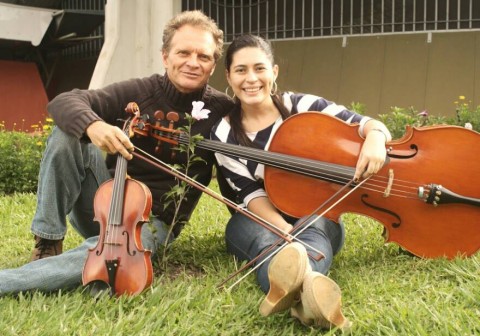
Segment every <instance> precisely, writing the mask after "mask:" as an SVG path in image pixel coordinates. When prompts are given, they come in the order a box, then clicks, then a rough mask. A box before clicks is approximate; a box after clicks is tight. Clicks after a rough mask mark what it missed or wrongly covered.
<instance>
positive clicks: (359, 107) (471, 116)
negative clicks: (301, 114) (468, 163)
mask: <svg viewBox="0 0 480 336" xmlns="http://www.w3.org/2000/svg"><path fill="white" fill-rule="evenodd" d="M455 105H456V107H455V116H454V117H445V116H436V115H430V114H429V113H428V112H427V111H422V112H418V111H417V110H415V109H414V108H413V107H409V108H402V107H396V106H394V107H392V108H391V111H390V112H389V113H385V114H379V115H378V119H379V120H380V121H382V122H383V123H384V124H385V125H386V126H387V128H388V129H389V130H390V132H391V133H392V138H393V139H399V138H401V137H402V136H403V135H404V134H405V129H406V127H407V126H412V127H423V126H431V125H455V126H461V127H467V128H470V129H473V130H475V131H477V132H480V106H477V107H476V108H475V107H473V106H472V103H471V102H466V101H465V97H464V96H460V97H459V101H456V102H455ZM349 108H350V109H351V110H353V111H355V112H357V113H360V114H365V113H364V112H365V106H364V105H363V104H360V103H352V104H351V105H350V106H349Z"/></svg>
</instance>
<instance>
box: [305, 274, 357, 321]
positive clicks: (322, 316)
mask: <svg viewBox="0 0 480 336" xmlns="http://www.w3.org/2000/svg"><path fill="white" fill-rule="evenodd" d="M303 290H304V292H303V294H302V301H303V304H304V306H307V307H309V309H310V310H311V313H312V314H313V316H315V319H314V321H315V322H314V323H315V324H316V325H318V326H322V327H328V325H329V324H330V327H331V325H332V324H333V325H334V326H336V327H339V328H342V329H348V328H349V327H350V326H351V323H350V321H348V320H347V318H345V316H344V315H343V314H342V303H341V302H342V294H341V290H340V287H339V286H338V285H337V284H336V282H335V281H333V280H332V279H330V278H329V277H327V276H325V275H323V274H320V273H316V272H315V273H310V274H308V275H307V276H306V279H305V281H304V283H303Z"/></svg>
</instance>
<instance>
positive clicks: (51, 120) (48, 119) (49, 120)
mask: <svg viewBox="0 0 480 336" xmlns="http://www.w3.org/2000/svg"><path fill="white" fill-rule="evenodd" d="M45 120H46V121H48V122H53V119H52V118H47V119H45Z"/></svg>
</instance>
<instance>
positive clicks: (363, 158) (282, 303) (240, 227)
mask: <svg viewBox="0 0 480 336" xmlns="http://www.w3.org/2000/svg"><path fill="white" fill-rule="evenodd" d="M225 68H226V76H227V80H228V83H229V85H230V86H231V88H232V90H233V93H234V95H235V97H236V98H235V100H236V106H235V107H234V109H233V110H232V111H230V113H229V114H228V115H227V116H226V117H224V118H223V119H222V120H221V121H219V122H218V123H217V124H216V125H215V126H214V128H213V129H212V139H215V140H219V141H222V142H226V143H232V144H239V145H243V146H252V147H256V148H261V149H266V148H267V147H268V144H269V143H270V140H271V138H272V136H273V135H274V133H275V131H276V130H277V129H278V127H279V126H280V124H281V123H282V122H283V120H285V119H286V118H288V117H289V116H290V115H291V114H294V113H298V112H305V111H322V112H324V113H327V114H330V115H333V116H336V117H338V118H340V119H342V120H344V121H346V122H348V123H358V124H359V125H360V127H359V128H360V133H361V135H362V136H363V137H364V138H365V141H364V144H363V146H362V150H361V153H360V155H359V158H358V163H357V166H356V171H355V176H354V178H355V179H360V178H362V177H363V178H365V177H367V176H369V175H371V174H375V173H376V172H377V171H378V170H379V169H380V168H381V167H382V165H383V163H384V160H385V157H386V149H385V143H386V142H387V141H389V140H390V139H391V135H390V133H389V131H388V129H387V128H386V127H385V125H384V124H383V123H381V122H379V121H377V120H373V119H371V118H369V117H364V116H361V115H358V114H356V113H354V112H351V111H348V110H346V109H345V107H343V106H339V105H336V104H334V103H332V102H329V101H327V100H325V99H323V98H320V97H315V96H312V95H305V94H293V93H288V92H287V93H284V94H282V95H279V94H277V93H276V92H275V91H276V83H275V80H276V78H277V75H278V71H279V68H278V66H277V65H276V64H274V59H273V53H272V50H271V47H270V45H269V43H267V42H266V41H265V40H263V39H262V38H260V37H257V36H252V35H243V36H240V37H238V38H236V39H235V40H234V41H233V42H232V43H231V44H230V46H229V47H228V49H227V52H226V56H225ZM216 158H217V161H218V164H219V167H220V169H221V172H222V173H223V175H224V176H225V178H226V180H227V181H228V183H229V184H230V186H231V187H232V189H233V190H235V191H236V195H237V199H238V200H239V201H240V202H242V203H243V204H242V205H243V206H245V207H246V208H247V209H248V210H250V211H251V212H253V213H255V214H257V215H259V216H261V217H262V218H264V219H265V220H267V221H268V222H270V223H272V224H273V225H275V226H276V227H277V228H278V229H279V230H280V231H281V232H284V233H289V232H291V231H292V230H293V228H294V227H295V225H296V223H299V222H301V220H300V221H295V220H292V219H291V218H287V217H286V216H284V215H282V214H281V213H280V212H279V211H278V210H277V209H276V208H275V207H274V206H273V205H272V203H271V202H270V200H269V199H268V196H267V194H266V192H265V190H264V189H263V187H262V180H263V166H262V165H260V164H257V163H255V162H246V161H245V160H239V159H238V158H234V157H229V156H226V155H222V154H216ZM305 215H307V214H305ZM298 238H299V241H301V242H302V243H304V244H302V243H299V242H293V243H290V244H288V245H287V246H286V247H285V248H283V249H282V250H281V251H280V252H278V253H277V254H276V255H275V256H274V257H273V258H266V257H264V258H265V259H267V260H265V262H263V263H262V261H263V260H260V261H257V265H259V264H261V265H260V266H259V267H258V269H257V280H258V283H259V285H260V287H261V289H262V290H263V291H264V292H265V293H267V295H266V297H265V299H264V300H263V302H262V303H261V305H260V313H261V314H262V315H264V316H268V315H270V314H273V313H276V312H279V311H283V310H286V309H289V308H290V310H291V314H292V316H295V317H296V318H298V319H299V320H300V321H301V322H302V323H303V324H305V325H314V326H319V327H324V328H331V327H334V326H335V327H339V328H346V327H348V326H349V325H350V322H349V321H348V320H347V319H346V318H345V317H344V316H343V314H342V312H341V307H340V305H341V294H340V288H339V287H338V285H337V284H336V283H335V282H334V281H333V280H331V279H330V278H328V277H327V276H326V274H327V273H328V270H329V268H330V265H331V263H332V259H333V256H334V255H335V254H336V253H337V252H338V251H339V250H340V249H341V247H342V245H343V241H344V228H343V225H342V224H341V223H340V224H337V223H335V222H332V221H330V220H327V219H325V218H317V220H316V221H315V222H314V223H313V225H311V226H310V227H308V228H307V229H306V230H304V231H303V232H302V233H301V234H300V235H298ZM277 240H278V237H277V236H276V235H275V234H273V233H271V232H270V231H268V230H266V229H265V228H263V227H261V226H260V225H258V224H256V223H255V222H253V221H252V220H250V219H248V218H247V217H245V216H243V215H242V214H240V213H236V214H234V215H233V216H232V218H231V219H230V220H229V222H228V224H227V228H226V244H227V249H228V251H229V252H230V253H233V254H234V255H235V256H236V257H238V258H239V259H240V260H252V259H253V258H255V257H256V256H258V255H259V254H260V253H261V252H262V251H263V250H265V249H266V248H269V247H270V246H271V245H272V244H274V243H275V242H276V241H277ZM314 249H315V250H317V251H320V252H321V253H322V254H323V255H324V256H325V257H324V258H322V259H321V260H318V261H317V260H315V259H314V258H310V257H309V255H313V256H314V255H316V254H317V252H314ZM308 252H311V253H308Z"/></svg>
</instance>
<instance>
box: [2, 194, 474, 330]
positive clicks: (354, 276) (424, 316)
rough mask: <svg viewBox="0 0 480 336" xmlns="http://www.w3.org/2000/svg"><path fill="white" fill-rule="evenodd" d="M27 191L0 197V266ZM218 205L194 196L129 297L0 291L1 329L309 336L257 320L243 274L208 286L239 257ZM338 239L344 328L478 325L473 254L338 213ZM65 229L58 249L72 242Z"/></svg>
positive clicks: (275, 320) (279, 322) (25, 215)
mask: <svg viewBox="0 0 480 336" xmlns="http://www.w3.org/2000/svg"><path fill="white" fill-rule="evenodd" d="M34 210H35V195H33V194H16V195H13V196H2V197H0V228H1V231H2V239H1V240H0V252H1V256H2V257H1V258H0V268H2V269H3V268H12V267H17V266H20V265H22V264H24V263H26V262H27V261H28V260H29V258H30V251H31V248H32V246H33V240H32V237H31V235H30V232H29V226H30V221H31V218H32V216H33V212H34ZM227 219H228V213H227V210H226V208H225V206H224V205H222V204H217V202H216V201H214V200H212V199H210V198H209V197H208V196H204V197H202V199H201V201H200V204H199V206H198V208H197V210H196V211H195V214H194V216H193V218H192V220H191V222H190V223H189V225H188V226H187V227H186V228H185V230H184V231H183V232H182V235H181V236H180V238H179V239H178V240H177V241H176V242H175V244H174V245H173V248H172V249H171V250H170V252H169V256H168V259H169V262H168V266H167V269H166V270H165V271H164V272H163V273H162V274H158V272H157V274H156V277H155V280H154V284H153V286H152V287H151V288H149V289H148V290H146V291H145V292H144V293H142V294H141V295H139V296H136V297H121V298H110V297H108V296H102V297H100V298H97V299H95V298H93V297H91V296H90V295H89V294H87V293H84V292H82V289H81V288H78V289H76V290H73V291H58V292H55V293H50V294H44V293H38V292H36V293H27V294H21V295H18V296H7V297H2V298H0V331H2V335H29V336H30V335H93V334H96V335H317V334H319V333H320V334H326V335H334V334H340V333H339V332H338V331H335V330H332V331H322V332H319V331H318V330H316V329H311V328H307V327H304V326H302V325H301V324H299V323H298V322H296V320H295V319H293V318H292V317H290V315H289V313H288V312H285V313H280V314H276V315H274V316H271V317H268V318H264V317H261V316H260V315H259V313H258V305H259V303H260V302H261V300H262V298H263V294H262V292H261V291H260V289H259V288H258V287H257V285H256V282H255V278H254V276H253V275H250V276H249V277H248V278H247V279H246V280H245V281H243V282H241V283H240V284H239V285H237V286H236V287H234V288H233V289H232V290H231V291H230V292H227V291H222V290H218V289H217V288H216V286H217V284H219V283H220V282H221V280H222V279H224V278H226V277H227V276H228V275H229V274H230V273H232V272H233V271H234V270H235V269H237V268H238V267H240V266H241V265H239V264H236V263H235V262H234V260H233V258H232V257H231V256H230V255H228V254H226V252H225V245H224V241H223V229H224V225H225V223H226V221H227ZM345 222H346V228H347V240H346V245H345V247H344V249H343V250H342V252H341V253H340V254H339V255H338V256H337V257H336V258H335V260H334V264H333V266H332V269H331V272H330V276H331V277H332V278H333V279H334V280H335V281H336V282H337V283H338V284H339V285H340V287H341V288H342V292H343V305H344V313H345V315H346V316H347V317H348V318H349V319H351V320H352V321H353V322H354V325H353V329H352V334H353V335H409V336H410V335H476V334H479V333H480V303H479V302H480V286H479V284H480V256H479V255H478V254H477V255H476V256H475V257H472V258H468V259H456V260H453V261H447V260H422V259H418V258H415V257H411V256H409V255H408V254H405V253H402V252H400V251H399V248H398V246H396V245H393V244H389V245H385V244H384V242H383V238H382V237H381V232H382V226H381V225H379V224H378V223H377V222H375V221H373V220H370V219H366V218H363V217H358V216H353V215H347V216H346V217H345ZM79 242H80V238H79V237H78V236H77V235H76V234H75V233H74V231H73V230H72V229H70V230H69V232H68V235H67V237H66V239H65V247H66V248H67V249H68V248H72V247H74V246H76V245H78V244H79Z"/></svg>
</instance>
